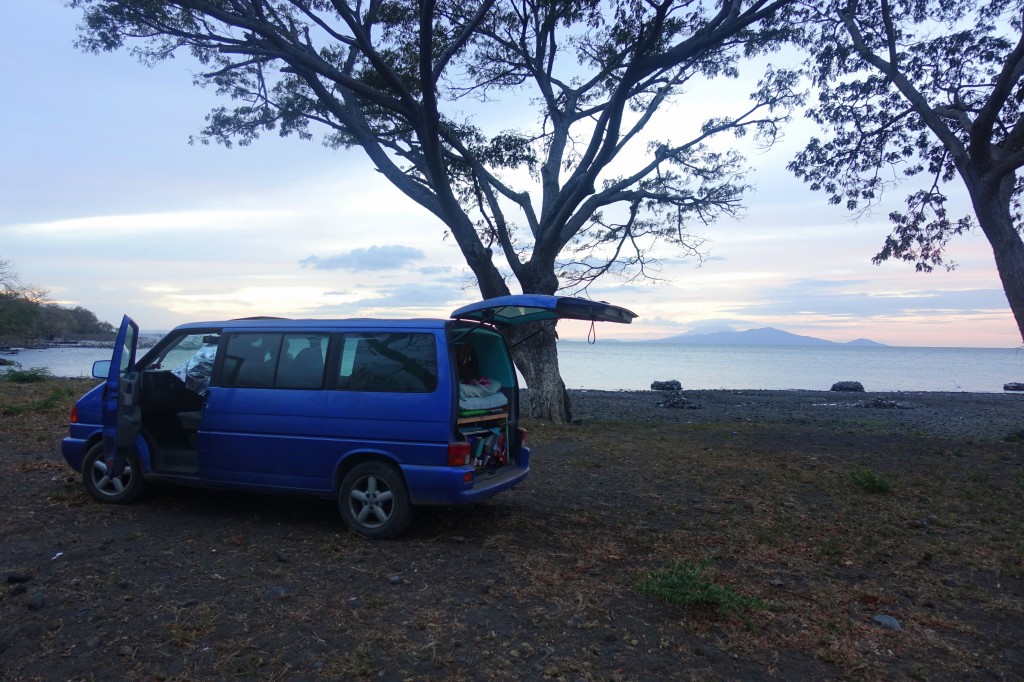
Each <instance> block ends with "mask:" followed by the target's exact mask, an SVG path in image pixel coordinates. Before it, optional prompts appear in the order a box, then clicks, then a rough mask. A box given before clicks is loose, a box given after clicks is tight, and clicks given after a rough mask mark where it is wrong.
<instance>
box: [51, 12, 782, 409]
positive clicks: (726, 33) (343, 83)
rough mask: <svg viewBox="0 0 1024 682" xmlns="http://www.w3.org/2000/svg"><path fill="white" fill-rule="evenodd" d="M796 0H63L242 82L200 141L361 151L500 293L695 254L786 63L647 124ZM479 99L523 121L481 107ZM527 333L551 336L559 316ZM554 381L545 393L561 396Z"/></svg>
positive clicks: (765, 37)
mask: <svg viewBox="0 0 1024 682" xmlns="http://www.w3.org/2000/svg"><path fill="white" fill-rule="evenodd" d="M790 2H791V0H724V1H723V2H716V3H711V2H702V1H694V0H690V1H678V0H661V1H657V0H606V1H599V0H583V1H568V0H482V1H479V2H465V1H464V0H422V1H420V2H410V1H408V0H366V1H362V0H358V1H356V2H345V1H343V0H219V1H215V0H178V1H171V2H156V1H149V2H140V1H138V0H74V1H73V2H72V3H71V4H72V5H73V6H76V7H79V8H81V9H82V10H83V16H84V25H83V33H82V37H81V45H82V46H83V47H84V48H86V49H89V50H114V49H119V48H121V47H125V46H127V47H128V48H129V49H131V50H132V51H133V52H134V53H135V54H136V55H137V56H138V57H139V58H140V59H141V60H143V61H144V62H147V63H152V62H156V61H160V60H163V59H167V58H169V57H171V56H172V55H174V54H175V53H176V52H178V51H180V50H187V51H188V52H190V53H191V54H192V55H193V56H194V57H195V58H196V59H198V60H199V62H200V63H201V64H202V65H203V68H204V71H203V73H202V74H201V75H199V76H198V77H197V82H199V83H200V84H213V85H214V87H216V88H217V91H218V92H219V93H220V94H222V95H224V96H225V97H227V98H230V100H231V103H230V104H229V105H224V106H220V107H218V108H216V109H215V110H213V111H212V112H210V114H209V116H208V118H207V125H206V127H205V128H204V130H203V131H202V134H201V135H200V137H199V139H200V140H201V141H202V142H219V143H223V144H226V145H230V144H232V143H239V144H249V143H251V142H253V141H254V140H256V139H257V138H258V137H259V136H260V135H262V134H264V133H266V132H268V131H271V130H277V131H278V132H279V133H280V134H282V135H296V136H298V137H300V138H304V139H312V138H314V137H318V136H321V134H322V139H323V140H324V141H325V142H326V144H328V145H329V146H331V147H360V148H362V149H363V150H364V152H365V153H366V154H367V155H368V156H369V158H370V160H371V161H372V162H373V163H374V165H375V166H376V168H377V169H378V170H379V171H380V172H381V173H382V174H384V175H385V176H386V177H387V178H388V180H389V181H391V182H392V183H393V184H394V185H395V186H396V187H397V188H399V189H400V190H401V191H402V192H403V193H404V194H405V195H406V196H408V197H409V198H410V199H412V200H413V201H415V202H416V203H418V204H419V205H420V206H422V207H424V208H425V209H427V210H428V211H429V212H430V213H432V214H433V215H435V216H436V217H437V218H438V219H440V220H441V221H442V222H443V223H444V225H445V226H446V227H447V230H448V231H449V233H450V234H451V235H452V236H453V237H454V239H455V241H456V242H457V243H458V245H459V247H460V249H461V251H462V253H463V255H464V257H465V259H466V262H467V264H468V265H469V267H470V268H471V270H472V272H473V274H474V276H475V278H476V281H477V283H478V285H479V288H480V291H481V293H482V294H483V295H484V296H485V297H488V298H489V297H493V296H499V295H504V294H507V293H509V286H508V280H509V279H510V278H514V279H515V280H517V282H518V284H519V287H520V288H521V289H522V291H523V292H525V293H542V294H551V293H555V292H556V291H559V290H569V291H581V290H585V289H586V288H587V287H588V286H589V285H590V284H591V283H592V282H593V281H594V280H595V279H596V278H598V277H600V276H602V275H605V274H608V273H613V274H617V275H619V276H621V277H624V278H626V279H632V278H637V277H641V278H643V277H654V276H656V271H655V270H652V266H654V265H655V263H656V261H655V259H654V258H653V256H652V253H653V249H654V248H655V246H656V245H657V244H659V243H665V244H669V245H672V246H674V247H675V248H676V249H677V252H678V250H680V249H681V251H682V253H687V254H691V255H694V256H697V257H699V256H700V254H701V251H700V247H701V240H700V238H699V237H697V236H694V234H693V233H692V232H691V226H693V225H704V224H706V223H709V222H711V221H713V220H715V218H716V217H718V216H720V215H721V214H723V213H734V212H736V211H737V210H738V208H739V205H740V200H741V197H742V194H743V192H744V191H745V190H746V189H747V188H746V186H745V184H744V183H743V180H742V170H743V168H742V159H741V158H740V157H739V156H738V155H737V154H735V153H732V152H730V151H729V150H728V149H723V148H722V147H721V146H716V145H714V144H712V140H713V139H714V138H716V137H717V136H720V135H723V134H727V133H732V134H736V135H742V134H746V133H747V132H750V133H751V134H753V135H756V136H757V137H758V139H759V140H760V141H761V142H763V143H764V144H770V143H771V142H772V140H773V139H774V137H775V135H776V134H777V132H778V126H779V124H780V123H781V122H782V121H784V120H785V118H786V116H787V114H788V111H789V109H790V107H792V106H793V105H794V104H796V103H797V102H798V101H799V97H798V95H797V93H796V92H795V90H794V86H795V84H796V77H795V76H794V75H793V74H792V73H789V72H786V71H778V70H769V71H768V72H767V73H766V74H765V76H764V79H763V80H762V81H761V83H760V84H759V86H758V88H757V89H756V91H755V92H754V93H752V96H751V102H750V105H749V106H748V107H747V108H746V109H745V110H742V111H735V112H733V111H720V112H716V113H715V114H714V115H710V114H709V115H708V117H707V120H706V121H705V122H704V124H703V125H702V126H695V127H693V128H692V129H687V127H685V126H682V125H680V126H678V127H677V128H676V129H675V130H674V131H673V132H674V135H678V139H670V140H659V141H655V140H652V139H649V137H648V136H646V135H645V134H644V131H645V128H647V126H648V124H650V122H651V121H652V120H653V119H654V117H655V115H656V114H657V113H658V112H659V110H660V109H661V108H662V107H663V106H664V105H665V104H666V103H667V102H672V101H675V100H677V99H678V98H679V97H680V96H681V95H682V94H683V93H684V91H685V89H686V87H687V86H688V85H689V84H690V83H692V82H694V81H695V80H699V79H705V78H731V77H735V76H736V75H737V73H738V69H739V64H740V61H741V60H743V59H745V58H747V57H751V56H754V55H758V54H762V53H764V52H766V51H769V50H771V49H774V48H775V47H776V46H777V45H778V44H779V42H780V41H781V40H782V39H784V38H785V37H787V32H788V29H787V24H786V23H784V22H782V21H781V20H780V19H779V18H778V13H779V11H780V10H781V9H783V8H785V7H786V6H787V5H788V4H789V3H790ZM702 104H704V105H705V106H707V105H709V104H710V103H707V102H704V103H702ZM483 114H486V119H487V120H488V121H502V120H503V119H504V120H506V121H508V120H510V119H511V120H514V121H515V123H513V124H509V123H505V124H501V123H499V124H498V125H497V126H492V125H485V123H484V122H482V119H484V118H485V116H484V115H483ZM520 121H524V122H522V123H520ZM627 156H628V160H627ZM495 255H497V256H500V261H498V262H495V258H494V256H495ZM545 338H546V339H547V340H546V341H545V340H544V339H545ZM537 342H539V343H547V344H549V345H550V346H551V349H553V337H552V336H551V335H547V336H545V335H541V336H540V337H538V340H537ZM538 352H539V351H538V349H537V348H536V346H535V345H533V346H531V345H530V344H527V346H525V347H524V350H523V351H520V352H519V354H517V358H516V359H517V362H518V363H519V364H520V368H521V369H522V370H523V371H524V374H525V375H526V377H527V381H528V383H529V384H530V386H531V388H537V387H541V386H543V384H544V382H545V381H546V377H548V376H550V375H552V374H554V376H555V377H556V378H557V366H555V367H552V366H551V364H550V361H548V360H544V361H540V362H532V361H531V358H530V357H528V356H530V355H531V354H533V355H534V356H536V354H537V353H538ZM533 365H536V367H533ZM552 370H554V371H552ZM558 383H560V381H559V382H558ZM557 391H558V387H557V386H554V387H552V388H551V389H550V390H548V389H546V388H545V389H543V390H540V391H538V392H537V393H540V394H544V395H548V396H549V399H548V400H547V401H546V402H548V404H549V405H550V404H552V403H553V402H554V401H555V400H556V399H555V398H554V397H553V396H554V395H555V393H556V392H557ZM563 392H564V391H563ZM551 409H553V408H551ZM554 416H557V415H554ZM563 416H564V415H563Z"/></svg>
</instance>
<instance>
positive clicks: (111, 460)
mask: <svg viewBox="0 0 1024 682" xmlns="http://www.w3.org/2000/svg"><path fill="white" fill-rule="evenodd" d="M138 346H139V326H138V325H137V324H135V322H134V321H133V320H132V319H131V318H130V317H128V316H127V315H125V316H124V319H122V320H121V327H120V328H119V329H118V331H117V340H116V341H115V343H114V353H113V355H111V358H110V369H109V370H108V372H107V378H106V382H105V384H104V386H103V456H104V458H105V459H106V462H107V470H108V472H109V475H110V476H111V477H112V478H116V477H118V476H120V475H121V473H122V472H123V471H124V467H125V463H126V461H127V449H128V448H131V447H133V446H134V445H135V438H136V437H137V436H138V435H139V429H140V428H141V427H142V408H141V407H140V405H139V395H138V392H139V373H138V372H137V371H135V352H136V350H137V349H138Z"/></svg>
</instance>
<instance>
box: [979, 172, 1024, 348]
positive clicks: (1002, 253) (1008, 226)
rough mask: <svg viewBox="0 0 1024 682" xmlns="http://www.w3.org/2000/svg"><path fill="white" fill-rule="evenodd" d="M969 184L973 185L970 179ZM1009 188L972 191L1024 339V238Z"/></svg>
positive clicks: (1018, 327) (1004, 290)
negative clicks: (1012, 208) (1017, 226)
mask: <svg viewBox="0 0 1024 682" xmlns="http://www.w3.org/2000/svg"><path fill="white" fill-rule="evenodd" d="M1010 182H1011V183H1012V177H1011V178H1010ZM1005 184H1006V183H1005V181H1004V183H1003V185H1005ZM968 188H969V189H970V188H971V184H970V183H968ZM1007 190H1008V188H1007V187H1006V186H1002V187H1000V188H999V189H998V190H997V191H994V192H971V199H972V203H973V204H974V213H975V216H976V217H977V218H978V225H980V226H981V231H982V232H984V233H985V237H986V238H987V239H988V242H989V244H991V245H992V255H993V256H995V261H996V270H997V271H998V272H999V279H1000V281H1001V282H1002V284H1003V292H1004V293H1005V294H1006V300H1007V302H1009V304H1010V310H1011V311H1012V312H1013V317H1014V319H1015V320H1016V321H1017V331H1018V333H1019V334H1020V335H1021V339H1022V340H1024V241H1021V236H1020V233H1019V232H1017V230H1016V229H1015V228H1014V225H1013V218H1012V216H1011V215H1010V200H1009V196H1003V195H1006V194H1007Z"/></svg>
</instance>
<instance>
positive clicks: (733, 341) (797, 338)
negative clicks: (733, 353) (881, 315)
mask: <svg viewBox="0 0 1024 682" xmlns="http://www.w3.org/2000/svg"><path fill="white" fill-rule="evenodd" d="M648 343H685V344H691V345H700V346H705V345H707V346H885V344H884V343H878V342H877V341H872V340H871V339H855V340H853V341H849V342H847V343H837V342H836V341H826V340H825V339H817V338H815V337H813V336H801V335H799V334H791V333H789V332H785V331H782V330H781V329H775V328H774V327H762V328H760V329H748V330H746V331H742V332H737V331H721V332H712V333H709V334H701V333H694V332H687V333H686V334H677V335H675V336H669V337H668V338H665V339H654V340H652V341H648Z"/></svg>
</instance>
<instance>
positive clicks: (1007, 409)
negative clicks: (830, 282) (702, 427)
mask: <svg viewBox="0 0 1024 682" xmlns="http://www.w3.org/2000/svg"><path fill="white" fill-rule="evenodd" d="M523 394H524V398H525V399H527V400H528V399H529V397H528V396H529V390H524V391H523ZM569 394H570V395H571V397H572V401H573V417H574V418H575V419H578V420H580V421H582V422H584V423H585V422H588V421H628V422H637V423H642V422H655V421H667V422H675V423H694V424H699V423H713V422H744V423H748V424H784V425H803V426H808V427H813V428H824V429H826V430H834V431H836V432H843V431H849V430H851V429H854V430H864V429H869V430H883V431H886V432H891V433H903V434H914V435H919V436H921V435H924V436H929V435H930V436H934V437H936V438H956V439H963V440H1003V439H1006V438H1011V439H1019V438H1021V437H1022V433H1024V395H1021V394H1014V393H957V392H950V393H942V392H932V391H928V392H899V393H871V392H867V393H847V392H832V391H802V390H787V391H774V390H773V391H769V390H689V391H594V390H571V391H569ZM673 404H674V405H675V406H671V405H673Z"/></svg>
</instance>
